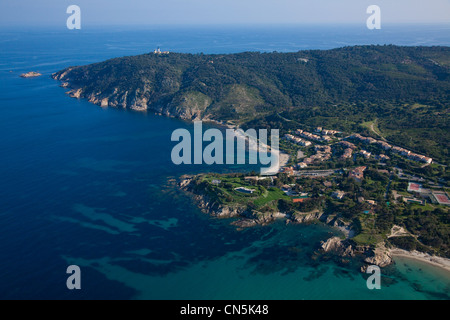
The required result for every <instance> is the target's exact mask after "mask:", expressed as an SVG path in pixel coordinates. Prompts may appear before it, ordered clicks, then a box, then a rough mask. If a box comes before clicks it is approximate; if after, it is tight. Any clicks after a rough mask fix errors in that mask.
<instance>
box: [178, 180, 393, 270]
mask: <svg viewBox="0 0 450 320" xmlns="http://www.w3.org/2000/svg"><path fill="white" fill-rule="evenodd" d="M192 181H193V176H188V175H184V176H182V177H181V178H180V182H179V183H178V187H179V188H180V189H181V190H183V191H185V192H187V193H188V194H189V195H191V196H192V197H193V199H194V200H195V202H196V204H197V206H198V207H199V208H200V210H201V211H202V212H203V213H205V214H208V215H210V216H213V217H217V218H224V219H226V218H235V219H233V221H232V222H231V225H233V226H235V227H237V228H238V230H242V229H244V228H251V227H255V226H265V225H269V224H271V223H273V222H275V221H276V220H284V221H285V222H286V224H306V223H315V222H320V223H324V224H326V225H328V226H331V227H335V228H338V229H340V230H341V231H343V232H344V234H346V236H347V237H346V238H341V237H332V238H330V239H328V240H327V241H323V242H321V243H320V245H319V246H318V249H317V254H319V255H321V254H322V255H323V254H332V255H336V256H338V257H340V258H343V259H348V258H354V259H358V260H360V261H361V262H362V263H363V266H362V267H361V272H366V270H367V268H368V267H369V266H370V265H377V266H379V267H380V268H384V267H387V266H389V265H391V264H392V263H393V262H394V260H393V258H392V254H391V251H390V249H389V248H387V247H386V245H385V243H384V242H382V243H379V244H377V246H376V247H371V246H358V245H356V244H355V243H354V242H353V241H352V240H351V239H350V238H349V235H350V234H351V232H352V231H351V228H352V226H351V224H349V223H345V222H344V221H342V220H341V219H339V218H338V217H335V216H330V215H327V214H325V213H324V212H322V211H320V210H314V211H312V212H303V213H296V214H295V215H289V214H286V213H282V212H265V213H259V212H257V213H252V212H249V211H248V210H247V209H246V208H245V207H243V206H239V205H234V206H232V205H223V204H219V203H217V202H215V201H212V200H211V199H209V198H208V196H207V195H205V194H201V193H196V192H195V191H194V190H193V188H192Z"/></svg>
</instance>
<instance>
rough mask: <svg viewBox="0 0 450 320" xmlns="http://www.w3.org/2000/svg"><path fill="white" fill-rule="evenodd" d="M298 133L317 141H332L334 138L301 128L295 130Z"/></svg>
mask: <svg viewBox="0 0 450 320" xmlns="http://www.w3.org/2000/svg"><path fill="white" fill-rule="evenodd" d="M295 133H296V134H298V135H299V136H300V137H302V138H305V139H308V140H312V141H316V142H330V141H331V140H333V139H332V138H331V137H330V136H327V135H321V136H319V135H317V134H313V133H310V132H307V131H304V130H301V129H298V130H297V131H295Z"/></svg>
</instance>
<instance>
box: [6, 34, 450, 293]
mask: <svg viewBox="0 0 450 320" xmlns="http://www.w3.org/2000/svg"><path fill="white" fill-rule="evenodd" d="M449 29H450V28H449V27H448V26H447V27H445V26H444V27H443V26H440V27H437V26H428V27H426V28H424V27H422V28H417V27H416V29H414V27H404V28H398V27H393V28H392V29H390V28H387V27H386V28H384V29H382V30H381V31H380V32H379V33H370V32H368V31H367V30H365V29H364V28H358V27H341V28H334V27H315V28H312V27H294V26H292V27H289V28H284V29H273V28H259V29H258V28H254V29H252V28H247V29H239V28H235V29H225V28H217V29H214V28H213V29H209V30H203V29H198V28H192V29H174V28H172V29H164V28H157V29H147V30H145V29H136V30H133V29H124V28H114V29H105V30H101V29H89V28H85V29H83V30H82V31H81V32H76V31H68V30H65V29H63V28H62V29H55V30H52V29H39V30H12V29H11V30H2V31H0V49H1V50H0V137H1V139H0V150H1V156H0V181H1V182H0V298H1V299H11V298H19V299H25V298H31V299H74V298H81V299H111V298H114V299H136V298H138V299H333V298H334V299H346V298H353V299H436V298H438V299H448V298H449V295H450V281H449V279H448V275H443V274H442V273H440V272H439V271H438V270H436V269H435V268H432V267H429V266H423V265H418V264H417V263H413V262H411V261H403V260H402V261H400V262H399V264H398V265H397V267H392V268H390V269H389V270H387V271H386V272H387V273H388V275H387V277H386V278H385V279H384V282H383V289H382V290H381V291H377V292H373V291H369V290H368V289H367V288H366V282H365V279H364V277H363V276H362V275H361V274H360V273H359V272H357V271H355V269H353V268H352V266H351V265H340V264H337V263H335V262H333V261H318V260H314V259H311V257H312V255H313V252H314V250H315V248H316V246H317V245H318V243H319V242H320V241H321V240H325V239H327V238H328V237H330V236H331V235H332V234H334V233H335V232H336V231H334V230H332V229H330V228H327V227H324V226H320V225H308V226H285V225H284V224H282V223H279V224H275V225H273V226H269V227H258V228H253V229H249V230H245V231H236V230H235V228H234V227H232V226H230V225H229V222H230V221H227V220H216V219H212V218H210V217H207V216H205V215H204V214H202V213H200V212H199V210H198V209H196V207H195V206H194V205H193V204H192V201H191V200H190V199H189V197H187V196H186V195H184V194H182V193H181V192H179V191H178V190H177V189H176V188H175V187H174V186H173V184H171V183H170V179H171V178H176V177H178V176H180V175H182V174H185V173H196V172H203V171H206V170H214V171H220V172H229V171H238V170H240V169H242V168H239V167H237V166H236V167H216V168H207V167H204V166H200V167H199V166H190V167H177V166H175V165H173V164H172V163H171V160H170V152H171V149H172V147H173V145H174V144H173V143H172V142H171V141H170V136H171V133H172V131H173V130H175V129H178V128H189V129H192V125H191V124H189V123H186V122H183V121H179V120H175V119H168V118H164V117H159V116H155V115H151V114H143V113H134V112H126V111H120V110H115V109H102V108H100V107H97V106H94V105H91V104H89V103H88V102H86V101H77V100H75V99H71V98H69V97H68V96H66V95H65V94H64V91H65V90H64V89H62V88H60V87H59V83H58V82H56V81H54V80H52V79H51V78H50V75H51V73H53V72H55V71H58V70H60V69H63V68H65V67H67V66H71V65H81V64H87V63H92V62H97V61H102V60H105V59H107V58H112V57H117V56H124V55H133V54H139V53H145V52H149V51H153V50H154V49H155V48H156V47H157V46H160V47H161V48H162V49H163V50H171V51H177V52H192V53H196V52H205V53H232V52H240V51H248V50H259V51H275V50H276V51H295V50H301V49H328V48H333V47H339V46H344V45H353V44H366V43H380V44H383V43H394V44H402V45H450V36H449V35H450V33H449V31H450V30H449ZM28 71H39V72H41V73H43V76H42V77H39V78H35V79H22V78H20V77H19V75H20V73H22V72H28ZM70 264H77V265H79V266H80V267H81V269H82V290H80V291H76V292H74V291H69V290H68V289H67V288H66V285H65V284H66V278H67V276H68V275H67V274H66V273H65V271H66V268H67V266H68V265H70Z"/></svg>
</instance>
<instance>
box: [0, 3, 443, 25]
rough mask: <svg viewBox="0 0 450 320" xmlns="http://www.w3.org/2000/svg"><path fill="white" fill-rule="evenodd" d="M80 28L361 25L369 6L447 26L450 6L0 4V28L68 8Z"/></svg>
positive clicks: (52, 17) (388, 18) (56, 18)
mask: <svg viewBox="0 0 450 320" xmlns="http://www.w3.org/2000/svg"><path fill="white" fill-rule="evenodd" d="M72 4H75V5H78V6H80V8H81V11H82V25H84V26H88V25H136V24H138V25H144V24H147V25H159V24H282V23H322V24H323V23H365V21H366V19H367V18H368V14H366V9H367V7H368V6H369V5H373V4H375V5H378V6H380V8H381V13H382V15H381V18H382V22H383V23H443V22H447V23H450V0H369V1H366V0H307V1H306V0H70V1H67V0H0V25H3V26H5V25H11V26H16V25H23V26H29V25H36V26H40V25H61V26H65V23H66V19H67V17H68V16H69V15H68V14H67V13H66V9H67V7H68V6H69V5H72Z"/></svg>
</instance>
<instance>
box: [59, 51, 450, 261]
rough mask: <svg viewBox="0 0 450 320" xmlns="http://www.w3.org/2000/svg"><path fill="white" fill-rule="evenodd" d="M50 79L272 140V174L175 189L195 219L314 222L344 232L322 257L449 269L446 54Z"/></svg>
mask: <svg viewBox="0 0 450 320" xmlns="http://www.w3.org/2000/svg"><path fill="white" fill-rule="evenodd" d="M52 77H53V78H54V79H56V80H59V81H61V82H62V85H61V86H62V87H64V88H68V89H69V91H68V92H67V93H68V94H69V95H70V96H71V97H74V98H82V99H87V100H88V101H89V102H91V103H94V104H97V105H100V106H102V107H114V108H125V109H131V110H136V111H148V112H154V113H157V114H161V115H166V116H171V117H178V118H182V119H186V120H208V121H215V122H217V123H220V124H222V125H226V126H229V127H241V128H243V129H247V128H255V129H262V128H266V129H279V130H280V133H281V134H282V136H283V139H282V141H281V143H280V147H281V149H282V151H283V152H284V153H286V154H288V155H289V156H290V157H289V160H287V163H284V164H283V169H282V172H280V173H278V174H277V175H274V176H271V177H261V176H259V175H257V174H231V175H220V174H203V175H198V176H185V177H182V179H181V181H180V184H179V185H180V187H181V188H182V189H184V190H186V191H187V192H189V193H191V194H193V196H194V198H195V199H196V201H197V203H198V205H199V207H200V208H201V209H202V210H203V211H205V212H207V213H209V214H213V215H215V216H218V217H233V218H236V219H235V220H234V221H233V223H234V224H235V225H236V226H237V227H238V228H245V227H250V226H254V225H260V224H267V223H270V222H272V221H274V220H277V219H284V220H285V221H286V223H311V222H313V221H320V222H321V223H326V224H329V225H331V226H333V227H337V228H340V229H341V230H342V231H343V232H344V234H345V237H343V239H340V238H331V239H329V240H328V241H326V242H324V243H322V244H321V245H320V249H321V250H322V251H323V252H336V253H338V254H339V255H340V256H342V257H350V256H352V257H353V256H356V255H362V256H363V261H364V262H365V263H366V264H377V265H380V266H386V265H388V264H390V263H391V262H392V255H393V254H404V252H405V251H398V250H399V249H403V250H407V251H408V252H412V251H420V252H422V253H426V254H430V255H431V256H440V257H441V258H442V259H445V258H450V236H449V233H450V221H449V220H448V214H449V204H450V198H449V196H448V192H449V190H450V189H449V187H450V186H449V177H450V175H449V172H448V165H450V158H449V156H448V154H449V153H448V152H449V141H450V130H449V129H450V128H449V126H448V124H449V114H450V113H449V108H448V106H449V105H450V48H448V47H398V46H391V45H389V46H354V47H345V48H339V49H333V50H325V51H322V50H308V51H300V52H295V53H277V52H274V53H257V52H246V53H240V54H217V55H206V54H196V55H193V54H181V53H172V52H167V53H164V54H160V53H157V52H150V53H148V54H144V55H139V56H134V57H123V58H117V59H111V60H108V61H105V62H101V63H95V64H92V65H88V66H79V67H69V68H66V69H64V70H61V71H59V72H56V73H55V74H53V75H52ZM417 256H419V255H417V254H416V257H417ZM425 260H430V259H428V258H426V259H425ZM433 261H435V262H436V261H440V260H439V259H434V260H433ZM444 261H447V260H444ZM363 268H364V267H363Z"/></svg>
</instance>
